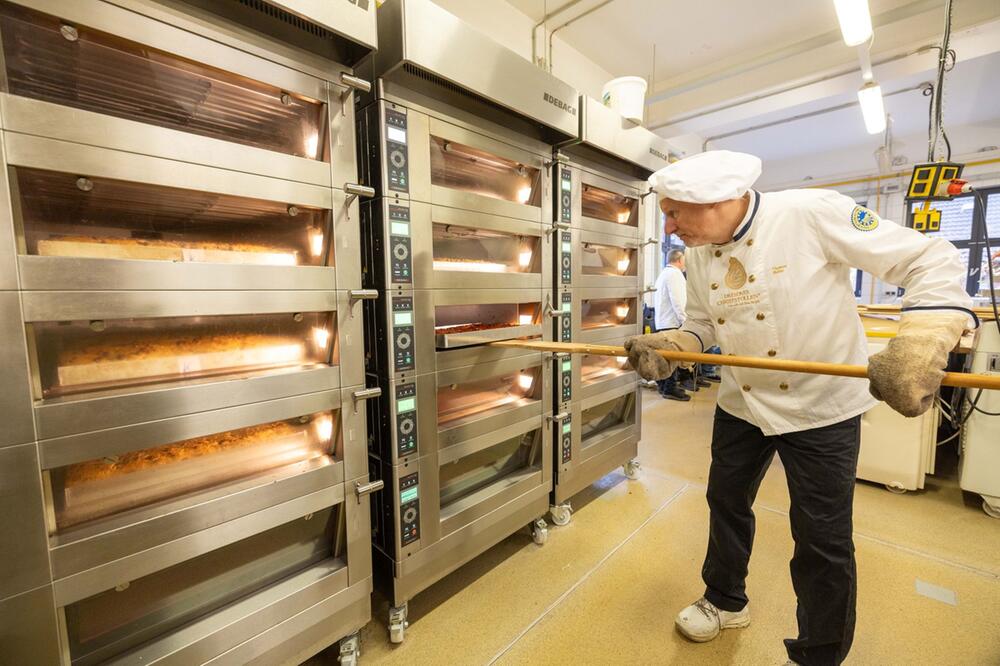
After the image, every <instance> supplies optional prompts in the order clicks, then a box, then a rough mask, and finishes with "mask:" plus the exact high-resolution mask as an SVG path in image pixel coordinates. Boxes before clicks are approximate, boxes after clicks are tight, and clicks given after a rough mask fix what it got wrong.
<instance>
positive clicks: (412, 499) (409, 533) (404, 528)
mask: <svg viewBox="0 0 1000 666" xmlns="http://www.w3.org/2000/svg"><path fill="white" fill-rule="evenodd" d="M399 539H400V541H401V542H402V545H404V546H408V545H410V544H411V543H413V542H414V541H417V540H418V539H420V483H419V479H418V478H417V474H416V472H414V473H413V474H408V475H406V476H403V477H400V479H399Z"/></svg>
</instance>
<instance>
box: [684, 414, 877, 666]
mask: <svg viewBox="0 0 1000 666" xmlns="http://www.w3.org/2000/svg"><path fill="white" fill-rule="evenodd" d="M860 435H861V417H860V416H856V417H854V418H851V419H847V420H846V421H842V422H840V423H836V424H834V425H831V426H826V427H823V428H815V429H812V430H804V431H801V432H795V433H790V434H787V435H776V436H772V437H768V436H765V435H764V433H763V432H761V430H760V428H758V427H756V426H754V425H752V424H750V423H747V422H746V421H744V420H742V419H738V418H736V417H735V416H732V415H730V414H728V413H726V412H724V411H722V410H721V409H719V408H716V411H715V425H714V429H713V432H712V467H711V471H710V472H709V477H708V506H709V509H710V510H711V517H710V519H709V538H708V553H707V555H706V556H705V564H704V566H703V567H702V578H703V579H704V581H705V585H706V586H707V589H706V590H705V597H706V598H707V599H708V600H709V601H711V602H712V603H713V604H715V605H716V606H717V607H718V608H721V609H723V610H728V611H739V610H741V609H742V608H743V607H744V606H745V605H746V604H747V595H746V576H747V565H748V563H749V561H750V550H751V547H752V546H753V537H754V514H753V509H752V508H751V506H752V505H753V502H754V498H755V497H756V496H757V489H758V488H759V487H760V482H761V480H762V479H763V478H764V473H765V472H766V471H767V468H768V466H769V465H770V463H771V459H772V458H773V457H774V452H775V451H777V452H778V455H779V456H780V457H781V462H782V464H783V465H784V467H785V475H786V476H787V478H788V492H789V494H790V496H791V500H792V508H791V512H790V519H791V525H792V538H793V539H794V540H795V553H794V555H793V556H792V561H791V567H790V568H791V574H792V585H793V587H794V588H795V596H796V598H797V600H798V606H797V609H796V616H797V619H798V625H799V636H798V638H795V639H786V640H785V647H786V649H787V650H788V656H789V658H790V659H792V660H794V661H795V662H797V663H799V664H806V665H808V666H813V665H823V666H825V665H827V664H839V663H841V662H842V661H843V660H844V658H845V657H847V653H848V651H849V650H850V649H851V642H852V641H853V639H854V617H855V616H854V611H855V601H856V597H857V571H856V568H855V563H854V541H853V538H852V532H853V522H852V509H853V502H854V478H855V474H856V471H857V463H858V448H859V445H860Z"/></svg>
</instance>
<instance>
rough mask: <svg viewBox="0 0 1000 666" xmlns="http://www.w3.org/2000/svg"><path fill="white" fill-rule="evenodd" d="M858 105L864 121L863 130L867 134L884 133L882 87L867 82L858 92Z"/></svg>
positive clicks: (872, 82)
mask: <svg viewBox="0 0 1000 666" xmlns="http://www.w3.org/2000/svg"><path fill="white" fill-rule="evenodd" d="M858 103H859V104H861V115H862V116H863V117H864V119H865V129H866V130H867V131H868V133H869V134H881V133H882V132H884V131H885V104H883V102H882V86H880V85H879V84H877V83H875V82H874V81H869V82H868V83H866V84H864V85H863V86H861V89H860V90H858Z"/></svg>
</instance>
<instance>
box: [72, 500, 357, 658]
mask: <svg viewBox="0 0 1000 666" xmlns="http://www.w3.org/2000/svg"><path fill="white" fill-rule="evenodd" d="M343 526H344V510H343V505H339V506H336V507H332V508H329V509H324V510H322V511H317V512H315V513H314V514H312V515H311V516H306V517H303V518H299V519H296V520H293V521H291V522H289V523H285V524H284V525H280V526H278V527H275V528H273V529H271V530H268V531H266V532H262V533H260V534H257V535H255V536H252V537H248V538H246V539H243V540H241V541H237V542H235V543H231V544H228V545H225V546H223V547H221V548H219V549H218V550H213V551H211V552H209V553H206V554H204V555H200V556H198V557H195V558H194V559H190V560H187V561H186V562H182V563H180V564H175V565H174V566H172V567H169V568H167V569H163V570H162V571H158V572H156V573H154V574H150V575H148V576H144V577H142V578H139V579H138V580H134V581H131V582H129V583H128V585H127V587H124V589H120V591H119V590H118V589H111V590H108V591H106V592H101V593H100V594H97V595H94V596H92V597H89V598H87V599H83V600H81V601H78V602H76V603H74V604H71V605H69V606H67V607H66V609H65V612H66V633H67V637H68V639H69V650H70V657H71V658H72V660H73V663H74V664H77V663H82V664H96V663H104V662H105V661H106V660H108V659H110V658H111V657H114V656H117V655H121V654H122V653H124V652H126V651H128V650H131V649H133V648H135V647H137V646H139V645H141V644H142V643H145V642H148V641H150V640H153V639H155V638H157V637H159V636H162V635H164V634H166V633H168V632H171V631H174V630H176V629H178V628H180V627H181V626H182V625H184V624H187V623H189V622H192V621H195V620H197V619H199V618H201V617H203V616H205V615H207V614H209V613H211V612H213V611H216V610H218V609H220V608H221V607H223V606H225V605H226V604H229V603H232V602H235V601H237V600H238V599H240V598H241V597H245V596H247V595H249V594H253V593H255V592H258V591H260V590H261V589H262V588H264V587H267V586H268V585H271V584H272V583H275V582H277V581H279V580H280V579H282V578H285V577H286V576H290V575H292V574H295V573H297V572H299V571H302V570H304V569H306V568H308V567H309V566H311V565H313V564H316V563H317V562H320V561H322V560H325V559H327V558H330V557H338V556H340V555H341V553H337V552H335V550H334V549H335V548H336V547H337V545H336V544H337V541H336V535H337V534H338V532H340V531H342V530H343ZM120 587H122V586H120Z"/></svg>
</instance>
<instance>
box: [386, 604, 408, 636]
mask: <svg viewBox="0 0 1000 666" xmlns="http://www.w3.org/2000/svg"><path fill="white" fill-rule="evenodd" d="M407 610H408V608H407V605H406V604H403V605H402V606H393V607H392V608H390V609H389V641H390V642H391V643H397V644H398V643H402V642H403V639H404V638H406V628H407V627H409V626H410V623H409V622H407V621H406V613H407Z"/></svg>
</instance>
